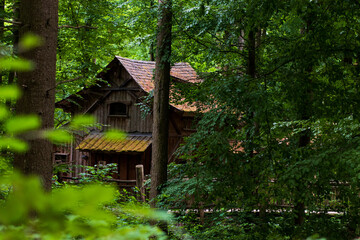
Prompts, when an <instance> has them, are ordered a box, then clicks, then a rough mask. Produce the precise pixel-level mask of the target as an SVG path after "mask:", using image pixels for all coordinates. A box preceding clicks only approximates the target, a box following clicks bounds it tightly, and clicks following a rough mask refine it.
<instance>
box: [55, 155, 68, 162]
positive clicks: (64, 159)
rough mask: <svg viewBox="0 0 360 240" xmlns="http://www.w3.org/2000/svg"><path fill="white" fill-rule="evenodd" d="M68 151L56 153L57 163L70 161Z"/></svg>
mask: <svg viewBox="0 0 360 240" xmlns="http://www.w3.org/2000/svg"><path fill="white" fill-rule="evenodd" d="M68 157H69V154H68V153H54V158H55V159H54V160H55V163H56V164H63V163H67V162H68Z"/></svg>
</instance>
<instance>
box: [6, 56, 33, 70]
mask: <svg viewBox="0 0 360 240" xmlns="http://www.w3.org/2000/svg"><path fill="white" fill-rule="evenodd" d="M34 68H35V65H34V63H33V62H31V61H29V60H26V59H22V58H13V57H3V58H0V71H4V70H11V71H21V72H25V71H31V70H33V69H34Z"/></svg>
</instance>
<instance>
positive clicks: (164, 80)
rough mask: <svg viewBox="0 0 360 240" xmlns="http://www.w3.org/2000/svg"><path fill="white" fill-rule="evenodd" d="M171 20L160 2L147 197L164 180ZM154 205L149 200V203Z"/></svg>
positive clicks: (168, 7) (168, 0) (168, 2)
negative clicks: (148, 190) (150, 161)
mask: <svg viewBox="0 0 360 240" xmlns="http://www.w3.org/2000/svg"><path fill="white" fill-rule="evenodd" d="M171 21H172V12H171V0H163V1H159V20H158V35H157V49H156V65H155V89H154V110H153V133H152V137H153V143H152V163H151V189H150V199H154V198H155V197H156V196H158V195H159V193H160V190H159V186H161V185H162V184H164V183H165V182H166V180H167V163H168V136H169V86H170V56H171V27H172V24H171ZM155 205H156V203H155V201H152V202H151V206H152V207H155Z"/></svg>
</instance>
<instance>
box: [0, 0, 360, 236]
mask: <svg viewBox="0 0 360 240" xmlns="http://www.w3.org/2000/svg"><path fill="white" fill-rule="evenodd" d="M18 4H19V1H15V0H14V1H8V0H6V1H5V0H2V1H0V39H1V42H0V44H1V45H0V71H1V72H0V77H1V78H0V81H1V84H2V87H5V86H7V85H10V86H12V84H14V83H16V82H17V74H14V73H15V72H22V71H23V70H30V69H31V68H32V67H34V66H32V65H31V64H32V63H31V62H27V61H25V60H24V59H23V58H20V57H18V55H19V54H20V55H21V54H22V51H24V49H23V47H22V46H23V45H21V41H20V43H19V33H18V29H19V27H20V26H21V22H20V20H19V6H18ZM158 4H159V3H158V1H152V0H138V1H135V0H129V1H122V0H103V1H95V0H78V1H70V0H59V8H58V16H59V21H58V37H57V44H56V83H55V89H56V93H55V94H56V101H59V100H62V99H64V98H66V97H68V96H70V95H72V94H74V93H76V92H78V91H79V90H81V89H82V88H84V87H90V86H94V85H96V84H99V82H98V81H99V80H98V79H97V78H96V76H97V74H98V73H100V72H101V71H103V69H104V67H105V66H106V65H107V64H108V63H109V62H110V61H111V60H112V59H113V58H114V55H119V56H123V57H128V58H132V59H137V60H152V61H153V60H154V57H156V56H155V55H156V54H155V53H156V36H157V34H158V30H157V27H156V24H157V18H158ZM172 14H173V16H172V39H171V40H172V51H171V58H170V61H171V63H175V62H188V63H189V64H190V65H191V66H192V67H193V68H194V69H195V70H196V71H197V73H198V75H199V77H200V78H201V79H202V81H201V83H198V84H193V85H191V86H183V85H181V84H179V85H178V86H176V87H177V88H176V91H177V92H176V94H181V97H180V99H186V101H188V102H190V103H196V104H197V106H200V110H199V111H198V113H197V115H196V121H195V122H196V124H195V125H196V132H194V133H193V134H192V135H191V136H189V137H187V138H186V141H185V142H184V143H183V144H182V146H181V147H180V148H179V149H178V151H177V154H178V156H179V158H181V159H182V161H181V162H182V163H181V164H171V165H170V166H169V170H168V181H167V183H166V184H165V185H164V186H163V188H162V192H161V194H160V195H159V197H158V198H159V199H158V207H160V208H164V209H174V208H175V209H178V210H179V212H180V214H179V216H178V221H179V222H182V224H184V225H185V227H184V228H185V229H186V230H187V231H188V233H189V235H191V236H192V237H193V238H194V239H206V238H207V239H306V238H307V237H309V236H311V235H313V234H319V235H318V237H325V238H327V239H354V238H355V237H359V236H360V220H359V219H360V218H359V217H360V216H359V209H360V198H359V186H360V164H359V156H360V148H359V146H360V145H359V143H360V138H359V136H360V129H359V127H360V122H359V119H360V112H359V109H360V108H359V104H360V95H359V87H360V82H359V80H360V79H359V76H360V75H359V74H360V66H359V61H360V60H359V56H360V52H359V51H360V4H359V2H358V1H355V0H347V1H343V0H291V1H274V0H242V1H234V0H227V1H222V0H220V1H219V0H216V1H215V0H194V1H184V0H173V1H172ZM34 37H35V36H34ZM35 38H36V37H35ZM42 41H46V39H42V40H40V41H39V40H33V43H39V44H42ZM30 45H31V41H30ZM35 45H36V44H35ZM32 47H37V46H31V48H32ZM9 57H11V58H13V59H16V61H15V63H10V62H8V61H6V59H8V58H9ZM5 63H6V64H7V65H5ZM18 66H20V67H19V68H18ZM35 67H36V66H35ZM15 91H16V90H15ZM6 92H7V91H5V90H4V91H1V89H0V94H6ZM177 97H178V98H179V96H177ZM16 99H18V98H17V97H16ZM1 101H2V102H1V106H0V113H1V111H6V112H7V111H8V110H2V109H5V108H10V109H12V110H13V108H14V107H15V105H14V101H11V99H8V98H5V97H4V98H2V100H1ZM54 104H55V102H54ZM201 107H203V109H201ZM9 114H10V113H9ZM11 114H15V116H16V115H17V113H16V109H15V110H14V111H12V113H11ZM0 116H1V115H0ZM0 120H2V119H0ZM68 121H69V115H68V114H67V113H64V112H63V111H61V110H60V109H56V111H55V126H56V127H60V126H62V125H64V124H66V123H68ZM1 128H2V129H3V130H2V132H3V138H4V137H7V134H8V133H10V134H12V133H13V132H11V127H10V128H9V129H6V126H2V127H1ZM5 145H6V144H4V145H1V144H0V147H1V149H3V146H5ZM5 152H6V153H4V154H5V155H4V156H5V157H3V160H2V161H4V163H6V164H1V166H5V165H6V167H4V169H7V170H6V171H5V170H2V173H5V172H8V170H9V168H11V167H9V166H11V164H12V158H13V156H12V153H11V152H12V150H9V151H7V150H6V151H5ZM8 165H9V166H8ZM184 179H186V181H184ZM189 198H192V199H191V200H192V201H191V202H192V205H191V206H190V208H191V209H199V211H200V210H201V209H208V210H209V209H210V210H211V211H209V212H211V213H208V214H205V215H208V216H206V217H205V220H204V219H200V220H199V221H200V222H199V221H198V220H197V219H192V215H191V214H190V213H188V212H187V211H186V209H187V208H189V206H188V205H187V204H185V203H186V202H187V201H188V200H189ZM254 212H255V213H254ZM329 213H335V215H330V214H329ZM169 238H171V236H170V237H169ZM178 238H179V239H182V238H181V237H178ZM174 239H177V238H175V236H174Z"/></svg>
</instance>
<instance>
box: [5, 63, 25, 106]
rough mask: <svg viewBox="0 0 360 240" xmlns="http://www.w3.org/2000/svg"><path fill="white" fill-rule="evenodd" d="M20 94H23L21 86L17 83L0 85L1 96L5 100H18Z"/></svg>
mask: <svg viewBox="0 0 360 240" xmlns="http://www.w3.org/2000/svg"><path fill="white" fill-rule="evenodd" d="M0 60H1V59H0ZM0 65H1V63H0ZM20 96H21V91H20V89H19V87H18V86H16V85H8V86H1V87H0V98H2V99H4V100H16V99H18V98H19V97H20Z"/></svg>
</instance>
